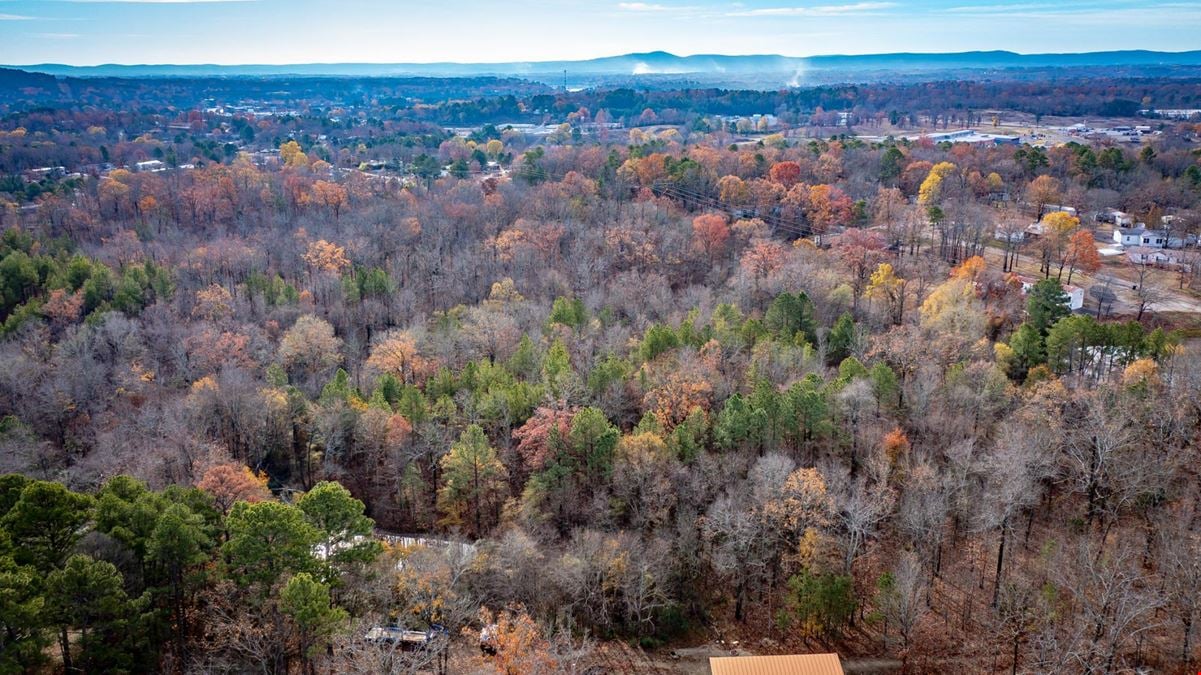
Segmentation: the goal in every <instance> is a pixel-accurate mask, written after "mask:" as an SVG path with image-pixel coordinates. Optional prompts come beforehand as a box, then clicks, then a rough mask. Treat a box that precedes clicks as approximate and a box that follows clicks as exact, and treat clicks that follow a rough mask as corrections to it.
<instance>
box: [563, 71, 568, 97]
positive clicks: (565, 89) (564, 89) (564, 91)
mask: <svg viewBox="0 0 1201 675" xmlns="http://www.w3.org/2000/svg"><path fill="white" fill-rule="evenodd" d="M563 93H567V69H566V68H564V69H563Z"/></svg>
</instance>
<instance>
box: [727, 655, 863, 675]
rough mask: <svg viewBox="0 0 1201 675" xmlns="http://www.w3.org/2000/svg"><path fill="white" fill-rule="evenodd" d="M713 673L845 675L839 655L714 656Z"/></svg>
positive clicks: (739, 674)
mask: <svg viewBox="0 0 1201 675" xmlns="http://www.w3.org/2000/svg"><path fill="white" fill-rule="evenodd" d="M709 670H710V672H712V674H713V675H843V672H842V664H841V663H840V662H839V661H838V654H792V655H788V656H714V657H710V658H709Z"/></svg>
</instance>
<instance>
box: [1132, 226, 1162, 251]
mask: <svg viewBox="0 0 1201 675" xmlns="http://www.w3.org/2000/svg"><path fill="white" fill-rule="evenodd" d="M1138 245H1139V246H1146V247H1148V248H1165V247H1167V245H1168V233H1167V231H1166V230H1146V229H1144V230H1143V232H1142V234H1141V235H1140V236H1139V242H1138Z"/></svg>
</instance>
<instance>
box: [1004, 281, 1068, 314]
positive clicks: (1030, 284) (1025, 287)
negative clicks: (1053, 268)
mask: <svg viewBox="0 0 1201 675" xmlns="http://www.w3.org/2000/svg"><path fill="white" fill-rule="evenodd" d="M1018 281H1021V282H1022V295H1025V294H1027V293H1029V292H1030V289H1031V288H1034V284H1037V283H1038V282H1039V281H1042V280H1041V279H1037V278H1035V277H1028V276H1025V275H1018ZM1060 287H1061V288H1063V292H1064V293H1066V294H1067V296H1068V301H1067V306H1068V309H1070V310H1072V311H1073V312H1074V311H1076V310H1078V309H1080V308H1082V307H1084V289H1083V288H1081V287H1079V286H1073V285H1071V284H1060Z"/></svg>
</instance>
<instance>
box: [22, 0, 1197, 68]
mask: <svg viewBox="0 0 1201 675" xmlns="http://www.w3.org/2000/svg"><path fill="white" fill-rule="evenodd" d="M657 49H662V50H665V51H670V52H674V53H677V54H697V53H724V54H764V53H778V54H785V55H789V56H809V55H815V54H864V53H882V52H894V51H922V52H947V51H964V50H971V49H1009V50H1012V51H1017V52H1024V53H1036V52H1038V53H1041V52H1071V51H1098V50H1109V49H1161V50H1166V51H1182V50H1189V49H1201V0H1191V1H1187V0H1141V1H1139V0H1052V1H1045V0H1044V1H1041V2H1039V1H1036V0H1012V1H1005V0H996V1H993V2H987V1H981V0H933V1H930V2H918V1H915V0H808V1H805V0H775V1H752V0H744V1H743V2H714V1H710V0H680V1H679V2H672V1H668V0H659V1H649V0H648V1H647V2H634V1H628V2H617V1H601V0H575V1H569V0H543V1H541V2H533V1H528V0H504V1H496V0H442V1H438V0H434V1H433V2H430V1H428V0H422V1H419V2H412V1H410V0H391V1H389V0H339V1H318V0H0V63H7V64H29V63H42V62H54V63H70V64H77V65H91V64H98V63H224V64H229V63H311V62H348V61H355V62H377V63H378V62H429V61H471V62H488V61H524V60H548V59H577V58H591V57H595V56H608V55H613V54H620V53H626V52H633V51H651V50H657Z"/></svg>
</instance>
